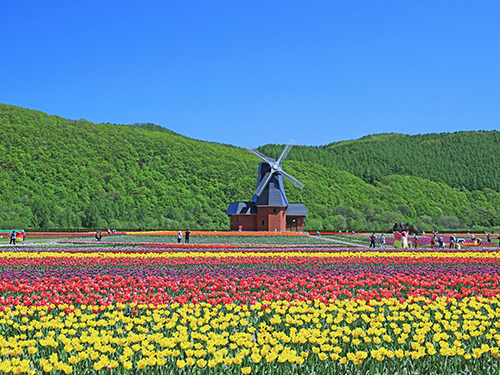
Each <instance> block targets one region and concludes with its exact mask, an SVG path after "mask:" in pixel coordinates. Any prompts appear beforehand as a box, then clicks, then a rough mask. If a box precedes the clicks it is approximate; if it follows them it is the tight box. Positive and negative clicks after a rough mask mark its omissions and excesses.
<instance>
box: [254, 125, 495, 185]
mask: <svg viewBox="0 0 500 375" xmlns="http://www.w3.org/2000/svg"><path fill="white" fill-rule="evenodd" d="M282 147H283V146H277V145H266V146H263V147H261V148H260V149H261V151H263V152H264V153H266V154H270V155H279V150H281V149H282ZM288 159H289V160H301V161H313V162H315V163H318V164H321V165H323V166H325V167H327V168H331V169H340V170H343V171H346V172H349V173H352V174H354V175H355V176H357V177H359V178H361V179H362V180H363V181H365V182H368V183H374V182H376V181H382V180H383V178H384V177H386V176H390V175H395V174H396V175H406V176H416V177H423V178H427V179H430V180H433V181H438V182H444V183H445V184H447V185H449V186H451V187H454V188H458V189H460V188H464V189H467V190H469V191H472V190H482V189H486V188H488V189H492V190H495V191H500V168H497V166H498V165H500V132H498V131H488V132H486V131H485V132H457V133H441V134H423V135H403V134H376V135H370V136H366V137H363V138H360V139H358V140H355V141H343V142H338V143H332V144H329V145H326V146H322V147H307V146H298V147H295V148H294V149H293V150H292V152H291V153H290V154H289V156H288Z"/></svg>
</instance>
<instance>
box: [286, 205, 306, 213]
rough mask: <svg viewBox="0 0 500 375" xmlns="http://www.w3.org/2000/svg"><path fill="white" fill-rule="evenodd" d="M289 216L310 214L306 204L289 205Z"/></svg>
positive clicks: (287, 210) (287, 211)
mask: <svg viewBox="0 0 500 375" xmlns="http://www.w3.org/2000/svg"><path fill="white" fill-rule="evenodd" d="M286 215H287V216H307V215H309V212H307V208H306V205H305V204H304V203H289V205H288V208H287V209H286Z"/></svg>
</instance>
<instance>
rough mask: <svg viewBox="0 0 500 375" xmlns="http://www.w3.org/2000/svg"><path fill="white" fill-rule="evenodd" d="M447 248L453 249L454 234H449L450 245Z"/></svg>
mask: <svg viewBox="0 0 500 375" xmlns="http://www.w3.org/2000/svg"><path fill="white" fill-rule="evenodd" d="M448 248H449V249H454V248H455V235H454V234H452V235H451V236H450V246H448Z"/></svg>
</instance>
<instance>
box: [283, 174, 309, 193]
mask: <svg viewBox="0 0 500 375" xmlns="http://www.w3.org/2000/svg"><path fill="white" fill-rule="evenodd" d="M280 173H281V174H282V175H283V177H285V178H286V179H287V180H288V181H290V182H291V183H292V184H294V185H295V186H297V187H298V188H299V189H303V188H304V184H303V183H302V182H300V181H299V180H297V179H296V178H294V177H292V176H290V175H289V174H288V173H286V172H285V171H281V172H280Z"/></svg>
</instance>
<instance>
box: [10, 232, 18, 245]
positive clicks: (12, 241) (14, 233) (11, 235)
mask: <svg viewBox="0 0 500 375" xmlns="http://www.w3.org/2000/svg"><path fill="white" fill-rule="evenodd" d="M16 238H17V233H16V231H15V230H13V231H12V233H11V234H10V242H9V245H12V244H13V245H15V244H16Z"/></svg>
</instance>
